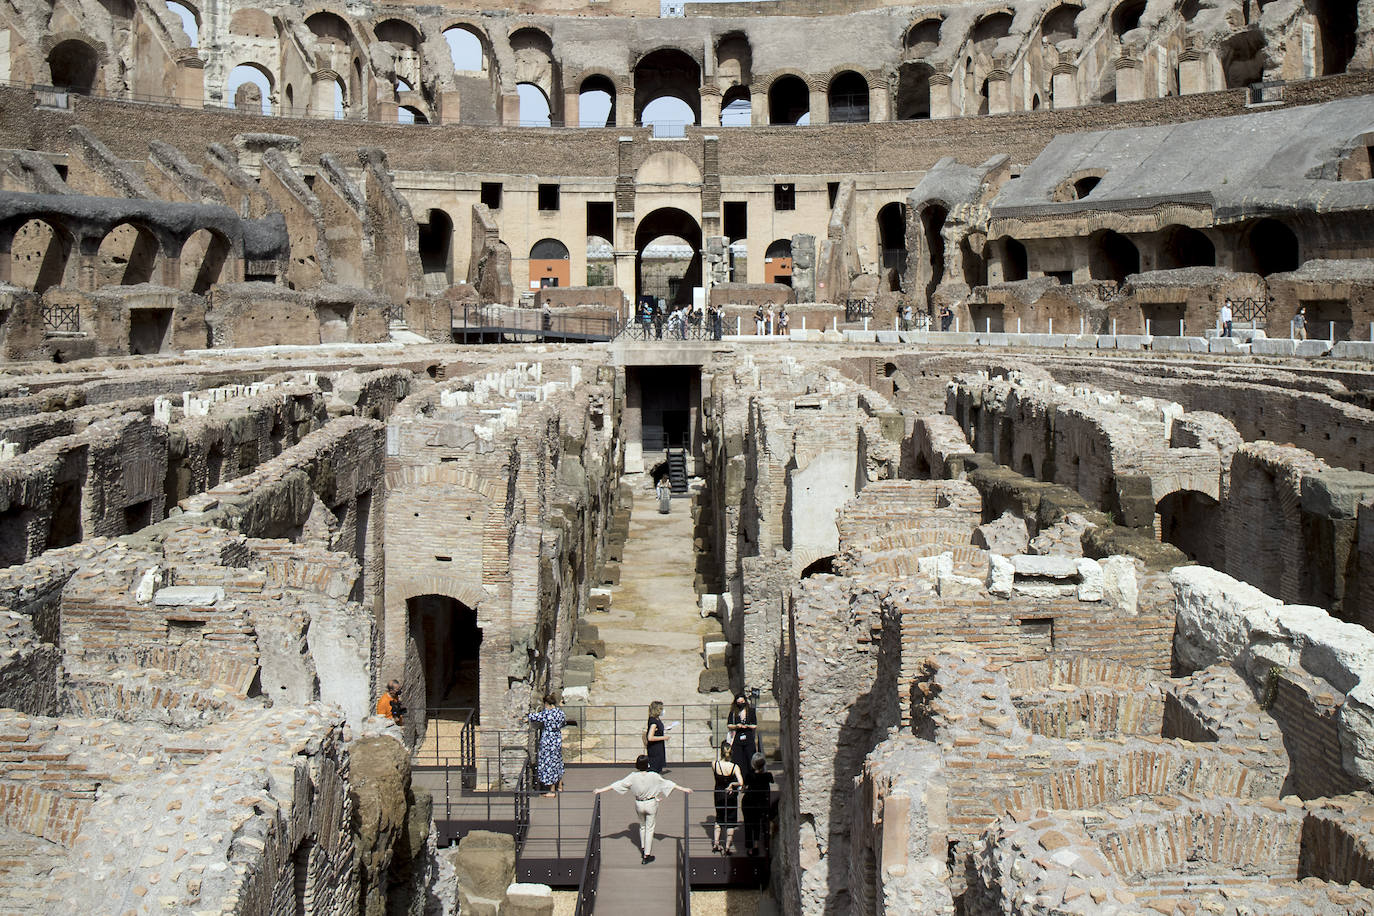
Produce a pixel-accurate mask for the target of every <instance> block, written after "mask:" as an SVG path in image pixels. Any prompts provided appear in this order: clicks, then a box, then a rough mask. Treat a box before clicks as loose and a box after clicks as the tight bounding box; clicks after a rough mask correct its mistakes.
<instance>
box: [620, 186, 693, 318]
mask: <svg viewBox="0 0 1374 916" xmlns="http://www.w3.org/2000/svg"><path fill="white" fill-rule="evenodd" d="M635 253H636V257H635V297H636V298H635V301H636V302H638V301H640V297H641V296H652V297H654V298H655V299H663V300H664V301H665V302H666V303H668V304H669V305H682V304H686V303H689V302H691V301H692V289H693V288H694V287H697V286H700V285H701V226H700V225H699V224H698V223H697V221H696V220H695V219H693V218H692V216H691V215H689V214H688V213H686V212H685V211H683V210H679V209H677V208H676V207H662V208H660V209H658V210H655V211H653V212H652V213H650V214H649V215H648V216H646V217H644V219H642V220H640V223H639V226H638V227H636V229H635Z"/></svg>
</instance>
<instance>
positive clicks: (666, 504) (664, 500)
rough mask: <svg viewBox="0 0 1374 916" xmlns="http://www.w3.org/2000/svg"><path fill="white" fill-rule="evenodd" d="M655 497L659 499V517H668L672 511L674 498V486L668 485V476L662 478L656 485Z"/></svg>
mask: <svg viewBox="0 0 1374 916" xmlns="http://www.w3.org/2000/svg"><path fill="white" fill-rule="evenodd" d="M654 495H655V496H657V497H658V513H659V515H667V514H668V512H669V511H670V510H671V509H672V502H671V500H672V498H673V488H672V485H671V484H669V483H668V477H667V475H666V474H665V475H664V476H662V477H660V478H659V479H658V482H657V483H655V484H654Z"/></svg>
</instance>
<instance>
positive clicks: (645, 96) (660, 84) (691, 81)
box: [635, 48, 701, 125]
mask: <svg viewBox="0 0 1374 916" xmlns="http://www.w3.org/2000/svg"><path fill="white" fill-rule="evenodd" d="M673 101H676V102H678V103H680V104H676V105H674V104H672V102H673ZM650 106H652V109H651V108H650ZM635 121H636V122H637V123H639V124H646V125H647V124H656V123H657V124H666V123H669V122H676V123H680V124H697V123H699V122H700V121H701V67H700V66H699V65H698V64H697V62H696V61H695V60H693V59H692V57H691V55H689V54H687V53H686V52H683V51H679V50H677V49H676V48H660V49H659V50H657V51H651V52H650V53H648V54H646V55H644V57H642V58H641V59H640V61H639V63H638V64H637V65H636V66H635Z"/></svg>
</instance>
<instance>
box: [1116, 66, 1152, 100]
mask: <svg viewBox="0 0 1374 916" xmlns="http://www.w3.org/2000/svg"><path fill="white" fill-rule="evenodd" d="M1112 66H1113V67H1115V68H1116V100H1117V101H1118V102H1138V101H1140V100H1141V99H1143V98H1145V68H1144V67H1143V66H1142V64H1141V62H1140V61H1138V60H1133V59H1131V58H1129V57H1118V58H1117V59H1116V62H1115V63H1113V64H1112Z"/></svg>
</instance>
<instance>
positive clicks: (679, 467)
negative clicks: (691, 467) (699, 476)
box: [668, 448, 687, 496]
mask: <svg viewBox="0 0 1374 916" xmlns="http://www.w3.org/2000/svg"><path fill="white" fill-rule="evenodd" d="M668 484H669V487H670V488H671V490H672V492H673V495H674V496H686V495H687V450H686V449H685V448H670V449H668Z"/></svg>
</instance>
